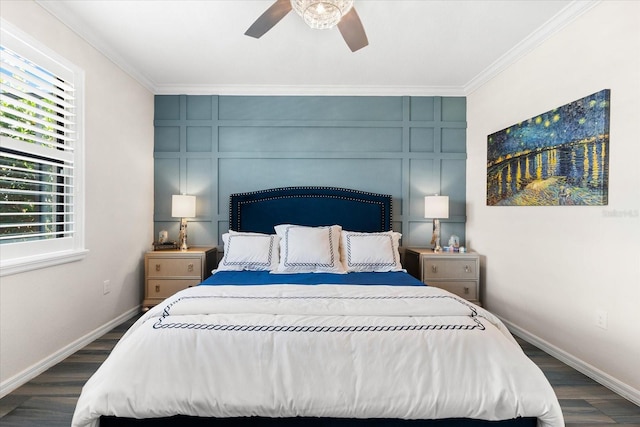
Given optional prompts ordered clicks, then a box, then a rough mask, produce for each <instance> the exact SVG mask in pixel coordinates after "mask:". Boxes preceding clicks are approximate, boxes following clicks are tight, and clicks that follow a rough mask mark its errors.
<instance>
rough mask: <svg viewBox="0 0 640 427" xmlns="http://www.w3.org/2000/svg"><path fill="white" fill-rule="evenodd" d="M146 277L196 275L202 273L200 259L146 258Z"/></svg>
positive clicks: (199, 275) (198, 276)
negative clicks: (147, 273)
mask: <svg viewBox="0 0 640 427" xmlns="http://www.w3.org/2000/svg"><path fill="white" fill-rule="evenodd" d="M147 263H148V265H147V271H148V272H149V275H148V277H149V278H151V277H197V278H200V277H201V275H202V273H201V272H202V259H201V258H200V257H197V258H193V257H192V258H152V257H150V258H148V259H147Z"/></svg>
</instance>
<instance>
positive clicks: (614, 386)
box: [501, 318, 640, 406]
mask: <svg viewBox="0 0 640 427" xmlns="http://www.w3.org/2000/svg"><path fill="white" fill-rule="evenodd" d="M501 320H502V322H503V323H504V324H505V325H506V326H507V328H509V330H510V331H511V333H512V334H513V335H516V336H518V337H520V338H522V339H523V340H525V341H526V342H528V343H529V344H532V345H534V346H536V347H538V348H539V349H540V350H542V351H544V352H546V353H548V354H550V355H551V356H553V357H555V358H556V359H558V360H560V361H561V362H563V363H566V364H567V365H569V366H571V367H572V368H573V369H575V370H576V371H578V372H580V373H582V374H584V375H586V376H588V377H589V378H591V379H592V380H594V381H595V382H597V383H599V384H601V385H603V386H605V387H607V388H608V389H609V390H611V391H613V392H614V393H616V394H619V395H620V396H622V397H624V398H625V399H627V400H629V401H631V402H633V403H634V404H636V405H638V406H640V390H637V389H635V388H633V387H631V386H630V385H628V384H626V383H623V382H622V381H620V380H618V379H617V378H614V377H612V376H611V375H609V374H607V373H605V372H602V371H601V370H600V369H598V368H596V367H595V366H592V365H590V364H589V363H587V362H585V361H583V360H581V359H578V358H577V357H575V356H573V355H572V354H569V353H567V352H566V351H564V350H562V349H560V348H558V347H556V346H554V345H553V344H551V343H549V342H547V341H545V340H543V339H542V338H540V337H538V336H536V335H534V334H532V333H530V332H528V331H526V330H525V329H522V328H521V327H519V326H517V325H515V324H513V323H511V322H509V321H508V320H505V319H502V318H501Z"/></svg>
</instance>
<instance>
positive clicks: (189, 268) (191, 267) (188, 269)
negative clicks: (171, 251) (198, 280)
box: [187, 263, 193, 271]
mask: <svg viewBox="0 0 640 427" xmlns="http://www.w3.org/2000/svg"><path fill="white" fill-rule="evenodd" d="M187 271H193V263H191V264H189V265H188V266H187Z"/></svg>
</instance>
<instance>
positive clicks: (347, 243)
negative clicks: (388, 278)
mask: <svg viewBox="0 0 640 427" xmlns="http://www.w3.org/2000/svg"><path fill="white" fill-rule="evenodd" d="M401 237H402V234H400V233H398V232H395V231H386V232H381V233H360V232H356V231H342V233H341V241H340V252H341V256H342V264H343V265H344V267H345V268H346V269H347V271H349V272H387V271H405V270H404V269H403V268H402V264H401V263H400V253H399V250H398V248H399V246H400V238H401Z"/></svg>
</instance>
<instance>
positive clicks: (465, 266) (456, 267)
mask: <svg viewBox="0 0 640 427" xmlns="http://www.w3.org/2000/svg"><path fill="white" fill-rule="evenodd" d="M404 263H405V268H406V269H407V272H408V273H409V274H411V275H412V276H414V277H415V278H417V279H419V280H421V281H422V282H423V283H425V284H427V285H429V286H436V287H438V288H442V289H445V290H447V291H449V292H451V293H454V294H456V295H458V296H460V297H462V298H464V299H466V300H469V301H470V302H472V303H474V304H478V305H480V256H479V255H478V254H477V253H476V252H465V253H458V252H438V253H434V252H433V250H432V249H426V248H407V249H406V250H405V254H404Z"/></svg>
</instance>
